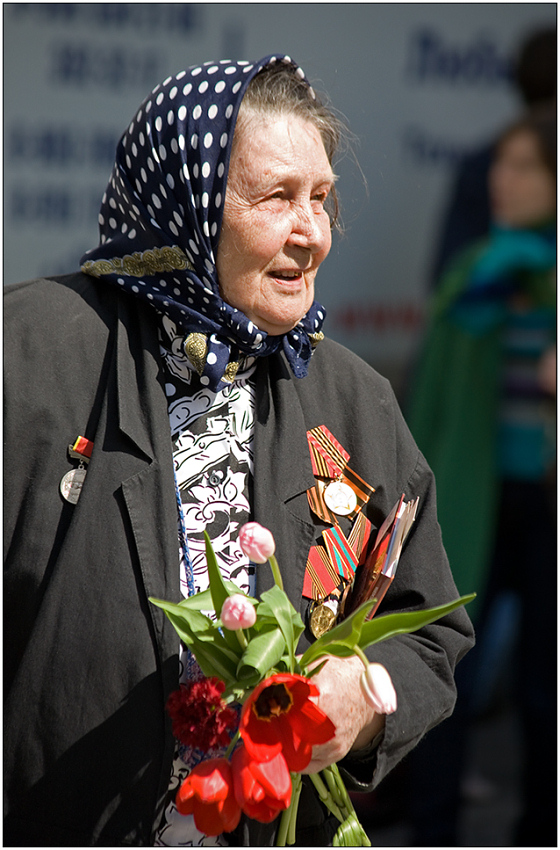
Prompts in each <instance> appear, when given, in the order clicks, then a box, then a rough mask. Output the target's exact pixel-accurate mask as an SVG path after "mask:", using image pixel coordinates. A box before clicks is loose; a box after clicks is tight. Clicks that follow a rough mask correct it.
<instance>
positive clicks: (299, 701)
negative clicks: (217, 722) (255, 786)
mask: <svg viewBox="0 0 560 850" xmlns="http://www.w3.org/2000/svg"><path fill="white" fill-rule="evenodd" d="M318 694H319V690H318V688H317V686H316V685H314V684H313V683H312V682H310V681H309V679H306V678H305V677H304V676H296V675H293V674H291V673H277V674H275V675H274V676H271V677H270V678H269V679H266V680H265V681H264V682H261V683H260V685H257V687H256V688H255V690H254V691H253V693H252V694H251V696H250V697H249V698H248V699H247V701H246V702H245V705H244V706H243V710H242V712H241V721H240V727H239V731H240V733H241V736H242V738H243V741H244V742H245V746H246V747H247V750H248V752H249V754H250V755H251V756H252V757H253V758H254V759H256V761H270V760H271V759H272V758H274V756H276V755H278V753H280V752H281V753H282V755H283V756H284V758H285V759H286V763H287V765H288V769H289V770H291V771H294V772H299V771H301V770H304V769H305V768H306V767H307V765H308V764H309V762H310V761H311V750H312V748H313V746H314V745H315V744H324V743H325V742H326V741H330V739H331V738H333V737H334V734H335V731H336V727H335V725H334V723H333V722H332V721H331V720H330V719H329V717H327V715H326V714H325V712H324V711H321V709H320V708H318V707H317V706H316V705H315V703H314V702H312V701H311V700H310V699H309V697H310V696H317V695H318Z"/></svg>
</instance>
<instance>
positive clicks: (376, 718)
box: [302, 656, 385, 773]
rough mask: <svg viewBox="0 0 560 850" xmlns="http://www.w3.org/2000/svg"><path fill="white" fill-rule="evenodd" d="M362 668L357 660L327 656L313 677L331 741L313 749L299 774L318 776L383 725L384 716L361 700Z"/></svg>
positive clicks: (317, 701) (362, 696) (317, 698)
mask: <svg viewBox="0 0 560 850" xmlns="http://www.w3.org/2000/svg"><path fill="white" fill-rule="evenodd" d="M363 670H364V665H363V664H362V662H361V661H360V659H359V658H355V657H354V658H336V657H334V656H330V657H329V659H328V660H327V662H326V664H325V666H324V667H323V669H322V670H320V671H319V673H317V675H316V676H313V679H312V681H313V682H314V683H315V684H316V685H317V687H318V688H319V691H320V695H319V696H318V697H315V698H314V701H315V702H316V703H317V705H318V706H319V708H321V709H322V710H323V711H324V712H325V714H327V715H328V716H329V717H330V718H331V720H332V721H333V723H334V724H335V725H336V734H335V736H334V738H332V739H331V740H330V741H327V743H326V744H318V745H317V746H315V747H313V753H312V757H311V761H310V762H309V765H308V766H307V768H306V769H305V770H304V771H302V773H318V772H319V771H320V770H323V768H325V767H328V766H329V765H330V764H332V763H333V762H337V761H340V759H341V758H343V757H344V756H345V755H346V754H347V753H348V752H350V750H359V749H361V748H362V747H365V746H367V744H369V743H370V741H372V740H373V739H374V738H375V736H376V735H377V734H378V733H379V732H381V730H382V729H383V728H384V726H385V715H383V714H376V712H375V711H374V710H373V708H371V706H369V705H368V704H367V702H366V700H365V698H364V695H363V693H362V689H361V687H360V676H361V675H362V673H363Z"/></svg>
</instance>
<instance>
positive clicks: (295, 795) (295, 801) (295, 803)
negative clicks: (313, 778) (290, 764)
mask: <svg viewBox="0 0 560 850" xmlns="http://www.w3.org/2000/svg"><path fill="white" fill-rule="evenodd" d="M294 786H295V787H294ZM300 794H301V773H297V774H296V776H295V778H294V780H293V782H292V802H291V804H290V810H291V813H290V821H289V825H288V844H295V843H296V823H297V813H298V807H299V798H300Z"/></svg>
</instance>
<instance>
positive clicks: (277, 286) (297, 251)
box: [217, 113, 334, 336]
mask: <svg viewBox="0 0 560 850" xmlns="http://www.w3.org/2000/svg"><path fill="white" fill-rule="evenodd" d="M333 182H334V177H333V172H332V169H331V166H330V164H329V161H328V158H327V155H326V153H325V148H324V145H323V142H322V140H321V136H320V134H319V131H318V130H317V128H316V127H315V126H314V125H313V124H311V123H310V122H309V121H305V120H303V119H301V118H297V117H295V116H291V117H287V116H276V115H270V116H266V115H265V116H263V115H259V114H256V113H248V115H247V120H246V121H244V122H243V125H242V127H241V128H240V130H239V135H238V137H237V138H236V142H235V144H234V147H233V151H232V156H231V161H230V167H229V176H228V184H227V191H226V198H225V203H224V217H223V222H222V230H221V234H220V241H219V244H218V254H217V269H218V277H219V281H220V291H221V295H222V298H223V299H224V300H225V301H227V303H228V304H230V305H231V306H232V307H236V308H237V309H238V310H241V311H242V312H243V313H245V315H246V316H247V317H248V318H249V319H250V320H251V321H252V322H253V323H254V324H255V325H256V326H257V327H258V328H259V329H261V330H264V331H266V332H267V333H269V334H272V335H275V336H276V335H278V334H283V333H286V332H287V331H289V330H291V329H292V328H293V327H294V326H295V325H296V324H297V323H298V322H299V320H300V319H301V318H302V317H303V316H304V315H305V314H306V313H307V311H308V310H309V308H310V306H311V304H312V303H313V297H314V283H315V275H316V274H317V269H318V268H319V266H320V265H321V263H322V262H323V260H324V259H325V257H326V256H327V254H328V253H329V250H330V247H331V228H330V221H329V216H328V213H327V212H326V210H325V208H324V204H325V201H326V199H327V196H328V194H329V192H330V191H331V188H332V186H333Z"/></svg>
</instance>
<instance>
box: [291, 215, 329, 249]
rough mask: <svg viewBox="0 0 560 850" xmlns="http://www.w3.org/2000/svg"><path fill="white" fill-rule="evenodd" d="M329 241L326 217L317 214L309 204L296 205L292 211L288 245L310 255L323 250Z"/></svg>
mask: <svg viewBox="0 0 560 850" xmlns="http://www.w3.org/2000/svg"><path fill="white" fill-rule="evenodd" d="M329 241H330V225H329V221H328V216H326V215H324V214H322V213H320V212H317V211H316V210H314V209H313V208H312V206H311V204H298V206H297V208H296V209H294V211H293V221H292V229H291V231H290V235H289V237H288V244H290V245H296V246H298V247H301V248H307V250H309V251H311V252H312V253H317V252H319V251H322V250H324V248H325V246H326V245H327V244H328V242H329Z"/></svg>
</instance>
